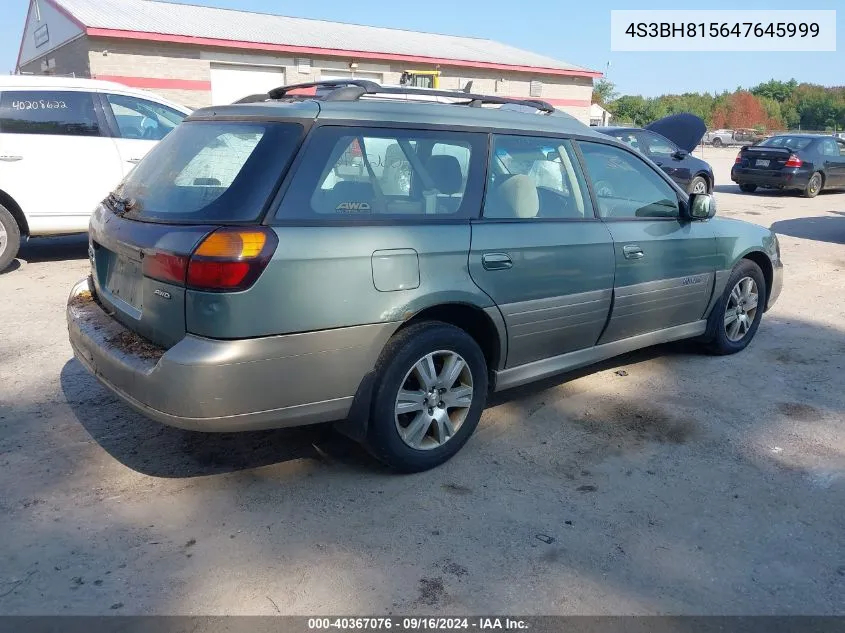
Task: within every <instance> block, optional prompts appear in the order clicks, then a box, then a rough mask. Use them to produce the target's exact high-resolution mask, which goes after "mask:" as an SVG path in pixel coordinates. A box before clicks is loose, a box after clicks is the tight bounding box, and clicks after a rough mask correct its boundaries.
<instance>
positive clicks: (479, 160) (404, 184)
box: [276, 126, 486, 221]
mask: <svg viewBox="0 0 845 633" xmlns="http://www.w3.org/2000/svg"><path fill="white" fill-rule="evenodd" d="M485 141H486V137H485V135H484V134H475V133H460V132H448V131H443V132H441V131H427V130H398V129H374V128H356V127H336V126H323V127H320V128H318V129H316V130H314V132H313V134H312V136H311V138H310V140H309V143H308V146H307V148H306V150H305V155H304V157H303V160H302V163H301V164H300V165H299V167H298V168H297V170H296V173H295V174H294V178H293V182H292V183H291V186H290V189H289V190H288V192H287V193H286V195H285V199H284V201H283V202H282V206H281V209H280V210H279V213H278V214H277V216H276V217H277V218H278V219H280V220H285V219H298V220H321V219H322V220H325V219H354V218H357V219H381V220H386V219H391V218H395V219H426V220H433V221H437V220H443V219H459V218H468V217H477V216H478V212H479V208H480V204H481V189H482V185H483V180H482V179H483V171H484V164H483V161H484V155H485V149H486V142H485Z"/></svg>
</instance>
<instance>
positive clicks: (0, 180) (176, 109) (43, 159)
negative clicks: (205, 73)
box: [0, 75, 190, 272]
mask: <svg viewBox="0 0 845 633" xmlns="http://www.w3.org/2000/svg"><path fill="white" fill-rule="evenodd" d="M189 113H190V109H188V108H185V107H184V106H180V105H177V104H175V103H171V102H169V101H166V100H164V99H162V98H161V97H158V96H156V95H154V94H151V93H149V92H144V91H142V90H136V89H133V88H127V87H126V86H122V85H120V84H116V83H110V82H106V81H97V80H92V79H70V78H64V77H45V76H32V75H13V76H0V272H2V271H3V270H5V269H6V267H7V266H8V264H9V263H10V262H11V261H12V259H13V258H14V257H15V256H16V255H17V252H18V248H19V246H20V242H21V240H22V239H24V240H25V239H27V238H29V237H38V236H45V235H59V234H63V233H77V232H84V231H87V230H88V220H89V217H90V215H91V213H92V212H93V211H94V208H95V207H96V206H97V204H98V203H99V202H100V201H101V200H102V199H103V198H105V197H106V196H107V195H108V193H109V192H110V191H111V190H112V189H113V188H114V187H115V186H116V185H117V184H118V183H119V182H120V180H121V179H122V178H123V177H124V176H125V175H126V174H127V173H128V172H129V170H131V169H132V167H133V166H134V165H135V164H136V163H137V162H139V161H140V160H141V159H142V158H143V157H144V155H145V154H146V153H147V152H148V151H149V150H150V149H151V148H152V147H153V146H154V145H155V144H156V143H157V142H158V141H160V140H161V139H163V138H164V137H165V136H166V135H167V134H168V133H169V132H170V131H171V130H173V128H175V127H176V126H177V125H178V124H179V123H180V122H181V121H182V119H183V118H184V117H186V116H187V115H188V114H189Z"/></svg>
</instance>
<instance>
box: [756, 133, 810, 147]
mask: <svg viewBox="0 0 845 633" xmlns="http://www.w3.org/2000/svg"><path fill="white" fill-rule="evenodd" d="M812 142H813V139H811V138H807V137H806V136H772V137H770V138H767V139H764V140H762V141H760V142H759V143H757V145H758V146H761V147H783V148H786V149H791V150H798V149H804V148H805V147H807V146H808V145H809V144H810V143H812Z"/></svg>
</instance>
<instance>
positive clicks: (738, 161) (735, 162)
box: [734, 152, 742, 165]
mask: <svg viewBox="0 0 845 633" xmlns="http://www.w3.org/2000/svg"><path fill="white" fill-rule="evenodd" d="M741 162H742V152H740V153H739V154H737V155H736V158H735V159H734V165H739V164H740V163H741Z"/></svg>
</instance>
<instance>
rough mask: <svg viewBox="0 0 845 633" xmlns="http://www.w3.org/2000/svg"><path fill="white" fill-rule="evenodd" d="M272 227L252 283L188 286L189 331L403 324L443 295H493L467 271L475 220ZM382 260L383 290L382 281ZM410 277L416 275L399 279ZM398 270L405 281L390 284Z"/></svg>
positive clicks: (480, 299) (216, 333)
mask: <svg viewBox="0 0 845 633" xmlns="http://www.w3.org/2000/svg"><path fill="white" fill-rule="evenodd" d="M273 228H274V230H275V231H276V233H277V235H278V237H279V245H278V247H277V248H276V252H275V253H274V255H273V259H272V261H271V262H270V264H269V265H268V267H267V269H266V270H265V271H264V273H263V274H262V275H261V277H260V278H259V279H258V281H257V282H256V284H255V285H254V286H253V287H252V288H250V289H249V290H246V291H244V292H238V293H226V294H219V293H209V292H197V291H192V290H189V291H188V292H187V304H186V307H187V329H188V331H189V332H191V333H194V334H198V335H201V336H208V337H212V338H248V337H256V336H268V335H273V334H288V333H295V332H311V331H315V330H326V329H332V328H340V327H350V326H355V325H365V324H372V323H392V322H395V323H397V324H398V323H399V322H402V321H404V320H406V319H408V318H410V317H411V316H413V315H414V314H415V313H416V312H419V311H420V310H422V309H425V308H427V307H430V306H433V305H439V304H443V303H464V304H469V305H474V306H476V307H479V308H487V307H490V306H492V305H493V304H492V301H491V300H490V298H489V297H487V295H485V294H484V293H483V292H482V291H481V290H480V289H479V288H478V287H477V286H476V285H475V284H474V283H473V281H472V279H471V278H470V276H469V269H468V252H469V245H470V231H471V229H470V226H469V224H468V223H467V224H449V225H443V224H438V225H404V226H403V225H394V226H382V225H379V226H374V225H367V226H349V225H346V226H311V227H308V226H277V227H273ZM384 251H388V257H387V260H385V259H384V258H379V256H378V253H382V252H384ZM391 251H392V252H396V253H398V254H399V257H397V258H396V262H395V263H396V274H395V275H392V274H391V265H392V264H391V262H390V256H389V253H390V252H391ZM374 253H375V254H377V255H376V259H375V260H374V257H373V255H374ZM413 253H416V255H417V257H416V259H417V261H418V267H419V274H418V282H416V283H415V279H414V276H413V271H409V267H413V266H414V257H413ZM374 261H375V262H376V263H375V264H374ZM374 266H375V268H374ZM374 270H376V275H377V276H379V277H380V280H379V285H380V287H381V288H382V290H379V289H377V287H376V284H377V281H376V279H374ZM409 272H410V273H411V274H410V275H409ZM409 278H410V280H411V283H406V284H400V283H398V282H400V281H406V280H408V279H409ZM391 279H396V280H397V284H395V285H396V286H399V285H402V287H401V288H399V289H392V290H387V289H385V288H386V287H390V281H391ZM415 285H416V287H412V286H415ZM397 327H398V325H397Z"/></svg>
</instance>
